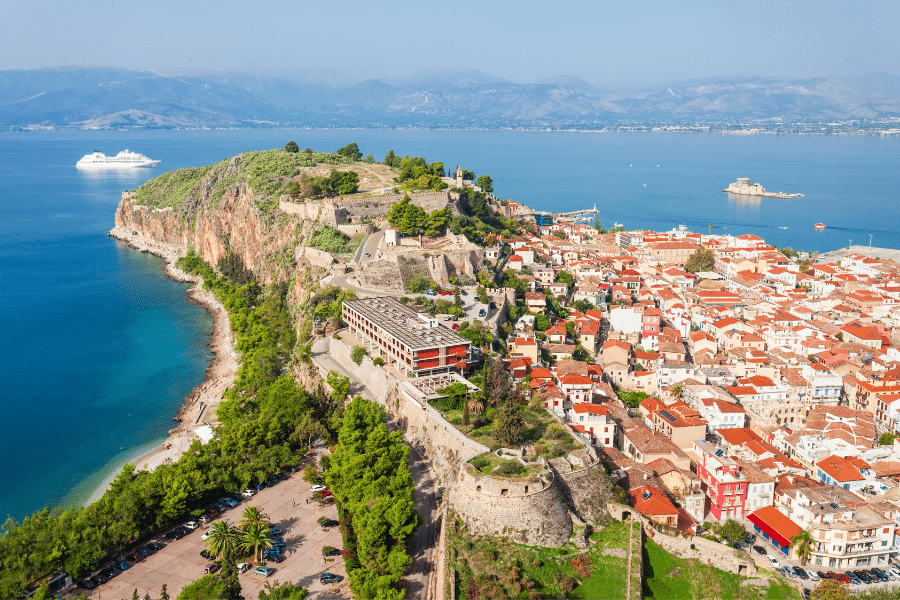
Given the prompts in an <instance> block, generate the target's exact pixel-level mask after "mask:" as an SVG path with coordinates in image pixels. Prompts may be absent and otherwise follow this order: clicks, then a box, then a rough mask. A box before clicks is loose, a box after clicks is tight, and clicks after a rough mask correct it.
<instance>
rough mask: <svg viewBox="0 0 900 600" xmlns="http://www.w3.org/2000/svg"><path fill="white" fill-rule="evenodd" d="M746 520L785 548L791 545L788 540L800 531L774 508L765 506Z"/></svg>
mask: <svg viewBox="0 0 900 600" xmlns="http://www.w3.org/2000/svg"><path fill="white" fill-rule="evenodd" d="M747 520H748V521H750V522H751V523H753V524H754V525H756V526H757V527H759V528H760V529H761V530H762V531H764V532H765V533H767V534H768V535H769V537H770V538H772V541H773V542H775V543H777V544H778V545H779V546H781V547H783V548H786V547H789V546H790V545H791V540H790V538H792V537H794V536H795V535H797V534H798V533H800V531H802V530H801V529H800V527H799V526H798V525H797V524H796V523H794V522H793V521H791V520H790V519H789V518H788V517H786V516H784V515H783V514H781V511H779V510H778V509H777V508H775V507H774V506H766V507H764V508H761V509H759V510H757V511H756V512H754V513H752V514H750V515H748V516H747Z"/></svg>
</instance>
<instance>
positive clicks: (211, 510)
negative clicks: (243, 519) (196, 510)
mask: <svg viewBox="0 0 900 600" xmlns="http://www.w3.org/2000/svg"><path fill="white" fill-rule="evenodd" d="M221 512H222V511H221V510H218V509H216V508H214V507H212V506H211V507H209V508H207V509H206V512H205V513H203V514H205V515H206V516H207V517H213V518H215V517H218V516H219V513H221Z"/></svg>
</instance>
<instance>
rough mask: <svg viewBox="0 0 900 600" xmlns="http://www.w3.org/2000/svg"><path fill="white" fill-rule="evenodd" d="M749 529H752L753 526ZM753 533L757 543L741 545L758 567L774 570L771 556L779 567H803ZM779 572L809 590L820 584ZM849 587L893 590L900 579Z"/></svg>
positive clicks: (811, 567) (810, 568) (818, 568)
mask: <svg viewBox="0 0 900 600" xmlns="http://www.w3.org/2000/svg"><path fill="white" fill-rule="evenodd" d="M748 529H752V525H751V526H750V527H749V528H748ZM751 533H753V535H755V536H756V541H755V542H753V544H751V545H750V546H747V545H746V544H741V547H742V548H743V549H745V550H749V551H750V552H751V554H752V556H753V558H754V560H755V561H756V564H757V566H760V567H762V568H765V569H769V570H774V567H773V565H772V562H771V561H770V560H769V557H770V556H774V557H775V558H776V559H777V560H778V563H779V565H781V567H784V566H785V565H787V566H789V567H791V568H796V567H801V565H800V561H797V560H789V559H788V557H787V556H785V555H784V554H782V553H781V551H780V550H778V549H777V548H776V547H775V546H774V545H773V544H772V543H771V542H769V541H768V540H766V539H765V538H764V537H763V536H762V535H761V534H759V533H757V532H755V531H751ZM753 546H762V547H763V548H765V550H766V553H767V554H766V555H760V554H758V553H757V552H756V550H753ZM873 566H877V567H879V568H880V569H881V570H883V571H887V570H888V568H890V566H891V565H880V566H879V565H873ZM801 568H802V569H804V570H805V571H806V572H807V573H810V572H813V573H817V572H818V571H822V572H823V573H828V572H829V571H833V572H835V573H840V574H843V573H845V572H847V571H856V570H866V571H869V570H870V569H871V568H872V567H871V566H869V567H840V568H839V567H825V566H823V565H817V564H814V563H812V562H809V563H807V564H806V565H805V566H802V567H801ZM779 572H780V573H781V574H782V575H784V576H785V577H786V578H787V579H789V580H790V581H791V582H792V583H795V584H798V585H800V586H802V587H805V588H808V589H810V590H811V589H812V588H814V587H816V585H817V584H818V583H819V582H818V581H814V580H813V579H812V578H810V579H801V578H800V577H789V576H787V575H785V574H784V571H783V570H779ZM847 585H848V587H849V588H850V590H851V591H855V592H861V591H863V590H867V589H873V588H891V587H894V586H900V579H898V580H896V581H874V582H872V583H863V584H854V583H848V584H847Z"/></svg>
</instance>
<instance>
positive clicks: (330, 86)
mask: <svg viewBox="0 0 900 600" xmlns="http://www.w3.org/2000/svg"><path fill="white" fill-rule="evenodd" d="M361 75H362V74H359V73H346V72H345V73H340V74H335V75H334V76H333V77H331V76H329V74H328V73H327V72H318V71H316V72H297V73H294V74H276V73H249V72H234V73H227V72H196V73H192V74H190V75H189V76H163V75H159V74H155V73H150V72H143V71H131V70H128V69H117V68H105V67H96V68H95V67H58V68H51V69H36V70H33V71H20V70H15V71H3V72H0V129H18V128H128V127H147V128H154V127H156V128H187V127H272V126H291V125H294V126H314V127H315V126H319V127H321V126H326V127H328V126H361V127H365V126H375V127H379V126H399V127H403V126H422V127H552V128H561V127H596V126H605V125H616V124H629V125H635V124H637V125H640V124H658V123H675V124H720V125H721V124H726V125H727V124H732V123H748V122H749V123H762V124H763V125H766V124H769V125H771V124H795V123H802V122H819V121H826V122H833V121H851V120H862V119H869V120H883V119H887V118H892V117H897V116H900V77H897V76H894V75H888V74H884V73H870V74H866V75H861V76H855V77H844V78H842V79H822V78H812V79H784V78H773V77H759V76H740V77H713V78H707V79H699V80H690V81H673V82H669V83H665V84H661V85H658V86H654V87H651V88H648V89H643V90H637V91H633V92H609V91H603V90H600V89H598V88H597V87H595V86H593V85H591V84H590V83H588V82H587V81H585V80H583V79H581V78H579V77H577V76H574V75H561V76H559V77H551V78H546V79H542V80H540V81H538V82H536V83H515V82H511V81H506V80H504V79H501V78H499V77H496V76H494V75H491V74H488V73H483V72H481V71H452V70H432V71H424V72H421V73H416V74H413V75H410V76H408V77H403V78H396V79H377V78H376V79H373V78H361Z"/></svg>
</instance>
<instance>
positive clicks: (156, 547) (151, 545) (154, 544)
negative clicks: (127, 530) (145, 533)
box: [147, 542, 166, 552]
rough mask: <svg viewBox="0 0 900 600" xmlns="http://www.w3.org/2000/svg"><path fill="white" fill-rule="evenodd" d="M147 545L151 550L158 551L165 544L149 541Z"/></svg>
mask: <svg viewBox="0 0 900 600" xmlns="http://www.w3.org/2000/svg"><path fill="white" fill-rule="evenodd" d="M147 547H148V548H150V549H151V550H153V551H154V552H159V551H160V550H162V549H163V548H165V547H166V546H165V544H162V543H160V542H150V543H149V544H147Z"/></svg>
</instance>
